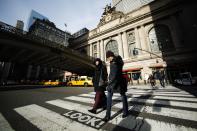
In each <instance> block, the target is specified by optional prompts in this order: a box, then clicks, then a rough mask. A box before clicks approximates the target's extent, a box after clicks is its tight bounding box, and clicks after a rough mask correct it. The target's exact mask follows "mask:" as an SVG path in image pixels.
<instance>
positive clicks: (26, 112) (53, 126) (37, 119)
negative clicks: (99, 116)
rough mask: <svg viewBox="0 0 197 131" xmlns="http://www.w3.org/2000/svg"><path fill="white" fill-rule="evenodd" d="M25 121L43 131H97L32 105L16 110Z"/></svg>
mask: <svg viewBox="0 0 197 131" xmlns="http://www.w3.org/2000/svg"><path fill="white" fill-rule="evenodd" d="M14 110H15V111H16V112H17V113H19V114H20V115H22V116H23V117H24V118H25V119H27V120H28V121H30V122H31V123H32V124H33V125H35V126H36V127H38V128H39V129H40V130H43V131H60V130H61V131H66V130H73V131H74V130H87V131H88V130H91V131H96V129H94V128H90V127H88V126H86V125H83V124H81V123H78V122H75V121H72V120H71V119H68V118H66V117H64V116H62V115H60V114H58V113H56V112H53V111H51V110H49V109H46V108H44V107H41V106H38V105H35V104H32V105H28V106H24V107H19V108H15V109H14Z"/></svg>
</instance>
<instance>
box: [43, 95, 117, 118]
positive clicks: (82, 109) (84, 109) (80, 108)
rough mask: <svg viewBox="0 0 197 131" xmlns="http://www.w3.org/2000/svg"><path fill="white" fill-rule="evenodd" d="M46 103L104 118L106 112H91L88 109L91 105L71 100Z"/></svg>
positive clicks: (112, 112)
mask: <svg viewBox="0 0 197 131" xmlns="http://www.w3.org/2000/svg"><path fill="white" fill-rule="evenodd" d="M46 103H48V104H52V105H55V106H57V107H61V108H63V109H68V110H76V111H79V112H82V113H85V114H89V115H94V116H96V117H99V118H104V117H105V114H106V111H102V112H100V113H98V114H92V113H90V112H89V111H88V110H89V109H92V107H90V106H85V105H82V104H78V103H73V102H69V101H64V100H60V99H57V100H52V101H47V102H46ZM101 110H102V109H100V110H97V112H99V111H101ZM115 113H116V112H114V111H111V114H112V115H113V114H115Z"/></svg>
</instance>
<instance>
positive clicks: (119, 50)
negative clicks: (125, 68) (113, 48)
mask: <svg viewBox="0 0 197 131" xmlns="http://www.w3.org/2000/svg"><path fill="white" fill-rule="evenodd" d="M118 53H119V55H120V56H121V57H122V58H124V54H123V47H122V38H121V33H119V34H118Z"/></svg>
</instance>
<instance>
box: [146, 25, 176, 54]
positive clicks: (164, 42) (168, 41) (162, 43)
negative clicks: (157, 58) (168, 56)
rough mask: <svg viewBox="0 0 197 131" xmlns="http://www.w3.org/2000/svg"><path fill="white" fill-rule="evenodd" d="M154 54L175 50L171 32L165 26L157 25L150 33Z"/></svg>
mask: <svg viewBox="0 0 197 131" xmlns="http://www.w3.org/2000/svg"><path fill="white" fill-rule="evenodd" d="M149 39H150V46H151V50H152V52H158V51H165V50H169V49H174V45H173V42H172V38H171V33H170V30H169V28H168V27H167V26H165V25H157V26H155V27H153V28H152V29H151V30H150V32H149Z"/></svg>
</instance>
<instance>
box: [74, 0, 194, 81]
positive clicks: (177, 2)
mask: <svg viewBox="0 0 197 131" xmlns="http://www.w3.org/2000/svg"><path fill="white" fill-rule="evenodd" d="M196 3H197V2H196V1H195V0H191V1H185V0H113V1H112V6H111V5H107V6H106V7H105V10H104V12H103V14H102V16H101V19H100V22H99V23H98V26H97V27H96V28H95V29H93V30H90V31H87V32H86V33H83V35H81V36H79V37H77V38H75V39H72V40H71V44H70V47H71V48H74V49H76V50H79V51H81V52H84V53H87V54H88V55H90V56H93V57H95V58H97V57H98V58H101V59H102V60H103V61H106V51H108V50H111V51H113V52H114V53H115V54H116V55H120V56H121V57H122V58H123V60H124V63H125V64H124V67H123V72H126V73H127V74H128V75H129V77H130V78H131V79H132V83H133V84H141V83H144V79H145V75H147V74H148V75H149V74H152V73H153V72H155V71H156V70H164V71H165V72H166V79H167V80H168V81H169V82H172V81H173V80H174V79H175V77H176V75H177V74H178V73H180V72H192V74H193V75H197V72H196V71H195V66H196V58H197V47H196V40H195V38H197V17H196V14H195V13H196V12H197V4H196ZM107 65H109V63H107Z"/></svg>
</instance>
